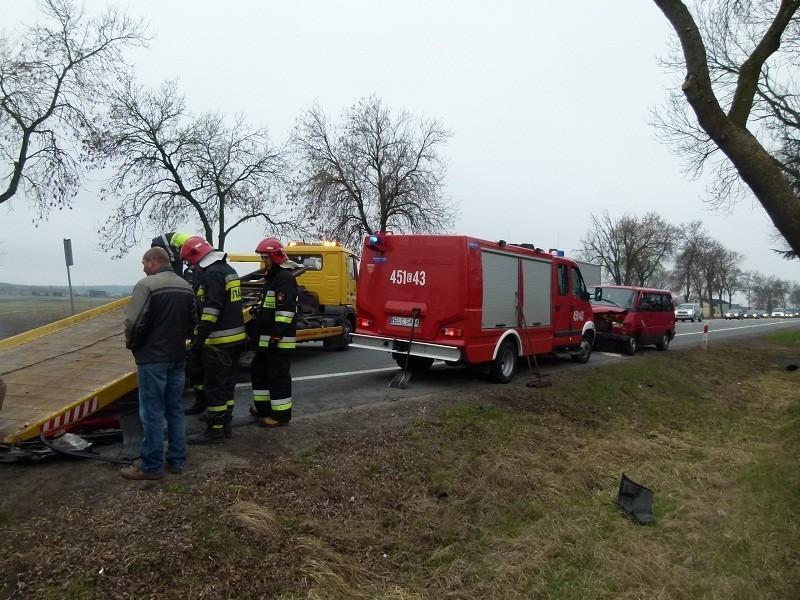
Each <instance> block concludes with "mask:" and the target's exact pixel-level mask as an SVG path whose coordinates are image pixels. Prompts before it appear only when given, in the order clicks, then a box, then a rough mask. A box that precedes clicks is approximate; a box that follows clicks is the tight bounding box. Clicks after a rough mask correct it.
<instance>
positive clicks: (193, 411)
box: [183, 386, 206, 415]
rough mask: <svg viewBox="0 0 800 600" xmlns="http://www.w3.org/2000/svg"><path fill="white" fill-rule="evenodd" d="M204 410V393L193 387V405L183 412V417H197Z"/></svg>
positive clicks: (202, 390)
mask: <svg viewBox="0 0 800 600" xmlns="http://www.w3.org/2000/svg"><path fill="white" fill-rule="evenodd" d="M205 410H206V391H205V390H204V389H202V388H198V387H196V386H195V388H194V404H192V405H191V406H190V407H189V408H187V409H186V410H184V411H183V414H185V415H199V414H200V413H202V412H205Z"/></svg>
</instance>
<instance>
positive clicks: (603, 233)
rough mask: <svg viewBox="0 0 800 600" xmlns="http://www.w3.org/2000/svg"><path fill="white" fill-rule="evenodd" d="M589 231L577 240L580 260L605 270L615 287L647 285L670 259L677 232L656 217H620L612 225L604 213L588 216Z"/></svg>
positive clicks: (677, 230) (650, 215) (675, 228)
mask: <svg viewBox="0 0 800 600" xmlns="http://www.w3.org/2000/svg"><path fill="white" fill-rule="evenodd" d="M591 218H592V228H591V229H590V230H589V231H588V232H587V233H586V235H585V236H584V237H583V238H582V239H581V249H580V252H579V253H580V256H581V258H583V259H584V260H587V261H589V262H593V263H599V264H601V265H603V267H605V269H606V271H607V272H608V273H609V275H610V276H611V278H612V280H613V281H614V283H616V284H617V285H647V284H648V283H649V281H650V280H651V278H652V277H653V274H654V273H655V272H656V271H657V269H659V267H663V266H664V262H665V261H666V260H668V259H669V258H671V257H672V255H673V253H674V251H675V245H676V243H677V241H678V239H679V233H680V232H679V229H678V228H677V227H675V226H674V225H670V224H669V223H667V222H666V221H664V220H663V219H662V218H661V217H660V216H659V215H657V214H656V213H652V212H651V213H647V214H646V215H644V216H643V217H640V218H637V217H631V216H628V215H624V216H623V217H622V218H621V219H619V220H617V221H612V219H611V217H610V216H609V214H608V212H607V211H604V212H603V214H602V216H601V217H597V216H596V215H592V216H591Z"/></svg>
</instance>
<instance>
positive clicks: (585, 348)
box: [572, 334, 592, 365]
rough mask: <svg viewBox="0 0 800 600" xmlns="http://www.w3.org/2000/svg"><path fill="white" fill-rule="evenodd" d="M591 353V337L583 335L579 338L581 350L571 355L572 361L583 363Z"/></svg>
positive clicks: (587, 360)
mask: <svg viewBox="0 0 800 600" xmlns="http://www.w3.org/2000/svg"><path fill="white" fill-rule="evenodd" d="M591 355H592V339H591V336H590V335H588V334H587V335H585V336H583V339H582V340H581V350H580V352H578V353H577V354H573V355H572V362H576V363H578V364H579V365H583V364H585V363H587V362H589V357H590V356H591Z"/></svg>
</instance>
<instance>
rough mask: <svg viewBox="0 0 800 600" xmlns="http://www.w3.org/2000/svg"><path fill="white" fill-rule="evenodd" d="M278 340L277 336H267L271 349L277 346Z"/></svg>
mask: <svg viewBox="0 0 800 600" xmlns="http://www.w3.org/2000/svg"><path fill="white" fill-rule="evenodd" d="M280 341H281V338H279V337H274V336H273V337H271V338H269V347H270V348H272V349H275V348H277V347H278V342H280Z"/></svg>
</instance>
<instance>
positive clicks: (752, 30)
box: [653, 0, 800, 255]
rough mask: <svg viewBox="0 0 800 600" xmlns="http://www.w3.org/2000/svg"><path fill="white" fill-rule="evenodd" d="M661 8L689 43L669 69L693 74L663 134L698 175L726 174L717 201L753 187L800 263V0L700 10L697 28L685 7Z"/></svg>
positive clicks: (720, 1)
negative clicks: (797, 73)
mask: <svg viewBox="0 0 800 600" xmlns="http://www.w3.org/2000/svg"><path fill="white" fill-rule="evenodd" d="M653 2H654V3H655V4H656V5H657V6H658V8H660V9H661V11H662V12H663V13H664V15H665V16H666V17H667V19H668V20H669V22H670V23H671V25H672V27H673V28H674V29H675V32H676V34H677V37H678V40H679V42H680V50H679V51H678V50H676V52H675V54H674V56H673V57H672V58H671V59H668V60H667V61H666V62H667V64H668V65H670V66H673V67H676V68H681V67H683V68H685V72H686V75H685V79H684V81H683V84H682V86H681V91H680V93H679V92H677V91H676V92H675V93H674V94H673V96H672V98H671V102H670V109H669V110H668V111H667V112H666V114H665V115H663V116H662V117H661V118H660V120H659V121H658V122H657V125H658V126H659V127H660V128H661V130H662V132H663V133H664V135H665V137H666V139H667V141H668V142H670V143H671V144H672V145H673V146H674V148H675V151H676V152H677V153H679V154H680V155H682V156H683V157H684V158H686V160H687V168H688V170H689V171H691V172H693V173H695V174H698V173H699V172H701V171H702V170H703V168H704V167H705V166H706V165H707V164H709V165H710V166H711V167H712V168H714V169H715V170H716V174H717V178H716V185H715V188H714V189H713V190H712V200H713V201H715V202H717V203H727V202H729V201H731V200H735V199H736V198H738V197H741V192H742V190H743V189H744V188H741V187H740V184H741V183H743V184H744V185H746V186H747V188H749V189H750V191H751V192H752V193H753V194H754V195H755V197H756V198H757V199H758V201H759V202H760V203H761V205H762V206H763V207H764V209H765V210H766V212H767V214H768V215H769V217H770V219H772V222H773V224H774V225H775V227H776V228H777V229H778V231H779V232H780V233H781V235H782V236H783V237H784V239H785V240H786V242H787V243H788V244H789V246H790V248H791V249H792V251H793V252H794V254H795V255H796V254H797V253H798V252H800V198H798V191H800V146H798V144H797V140H798V139H800V138H799V136H798V132H799V131H800V118H798V116H799V115H800V100H798V98H800V96H798V90H796V89H795V88H794V86H795V84H796V81H795V79H794V78H793V73H794V69H795V65H796V62H797V50H798V47H799V46H798V43H799V42H800V28H798V24H797V20H796V17H795V14H796V13H797V10H798V8H800V0H706V1H698V2H696V3H695V6H696V8H697V10H696V15H697V20H695V17H694V16H693V15H692V13H691V12H690V11H689V9H688V7H687V6H686V4H685V3H684V2H682V1H681V0H653ZM683 99H685V101H686V102H688V104H689V107H691V112H692V115H690V114H689V112H688V111H687V110H686V107H685V104H684V102H683ZM720 153H721V154H720ZM709 161H710V162H709Z"/></svg>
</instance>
